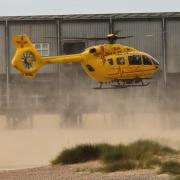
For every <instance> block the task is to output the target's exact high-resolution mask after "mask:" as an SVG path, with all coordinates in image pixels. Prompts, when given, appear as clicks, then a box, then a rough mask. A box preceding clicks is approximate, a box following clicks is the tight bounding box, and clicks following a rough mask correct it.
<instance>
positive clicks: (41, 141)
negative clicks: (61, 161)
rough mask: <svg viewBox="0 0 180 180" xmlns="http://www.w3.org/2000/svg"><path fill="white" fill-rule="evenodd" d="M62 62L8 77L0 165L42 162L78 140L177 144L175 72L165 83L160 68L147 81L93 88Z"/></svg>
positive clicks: (178, 103) (0, 119)
mask: <svg viewBox="0 0 180 180" xmlns="http://www.w3.org/2000/svg"><path fill="white" fill-rule="evenodd" d="M65 66H66V67H65V68H64V69H66V72H64V71H63V70H61V73H60V74H58V75H57V74H55V75H47V76H45V75H43V76H42V75H41V74H39V75H38V77H37V78H35V79H24V78H22V77H19V76H14V77H13V78H12V79H11V84H10V102H9V104H8V106H7V108H6V114H5V115H1V116H0V143H1V153H0V159H1V161H0V169H16V168H26V167H34V166H43V165H47V164H49V163H50V161H51V160H52V159H53V158H54V157H55V156H56V155H57V154H58V153H59V152H60V151H61V150H62V149H64V148H66V147H72V146H74V145H76V144H80V143H98V142H107V143H112V144H117V143H121V142H122V143H129V142H132V141H135V140H137V139H155V140H157V141H159V142H162V143H164V144H166V145H170V146H173V147H175V148H180V131H179V129H180V119H179V117H180V116H179V115H180V112H179V108H180V98H179V97H180V96H179V94H180V93H179V92H180V91H179V90H180V83H178V80H179V79H180V75H179V74H169V75H168V82H167V86H166V87H165V86H164V83H163V78H162V73H161V72H160V73H159V74H157V75H156V77H154V79H153V80H152V82H151V84H150V85H149V86H148V87H128V88H122V89H104V90H95V89H93V87H96V86H97V84H96V83H95V82H94V81H93V80H90V78H88V77H87V76H86V75H84V74H83V71H82V70H81V69H79V67H78V66H77V67H76V68H73V70H72V69H71V70H70V66H68V65H65ZM68 68H69V69H68ZM77 70H78V71H77ZM69 72H71V73H69Z"/></svg>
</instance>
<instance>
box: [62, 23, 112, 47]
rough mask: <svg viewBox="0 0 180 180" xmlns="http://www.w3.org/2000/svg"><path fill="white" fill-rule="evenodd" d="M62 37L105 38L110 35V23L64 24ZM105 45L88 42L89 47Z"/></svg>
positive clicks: (98, 42)
mask: <svg viewBox="0 0 180 180" xmlns="http://www.w3.org/2000/svg"><path fill="white" fill-rule="evenodd" d="M61 27H62V29H61V31H62V37H63V38H67V37H80V38H81V37H104V36H106V35H107V34H108V33H109V22H91V21H90V22H85V21H83V22H64V23H63V24H62V26H61ZM100 43H105V42H104V41H86V44H87V46H90V45H94V44H100Z"/></svg>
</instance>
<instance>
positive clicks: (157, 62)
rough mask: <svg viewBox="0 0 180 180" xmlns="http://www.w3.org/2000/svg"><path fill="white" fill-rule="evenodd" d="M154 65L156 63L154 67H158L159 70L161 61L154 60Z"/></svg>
mask: <svg viewBox="0 0 180 180" xmlns="http://www.w3.org/2000/svg"><path fill="white" fill-rule="evenodd" d="M153 63H154V65H155V66H156V69H158V68H159V65H160V64H159V61H158V60H157V59H154V58H153Z"/></svg>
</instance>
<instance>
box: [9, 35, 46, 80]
mask: <svg viewBox="0 0 180 180" xmlns="http://www.w3.org/2000/svg"><path fill="white" fill-rule="evenodd" d="M13 43H14V45H15V46H16V53H15V55H14V57H13V59H12V66H14V67H15V68H16V69H18V70H19V71H20V72H21V74H22V75H24V76H31V77H33V76H35V75H36V73H37V71H38V69H39V68H40V67H41V66H42V65H43V63H42V58H41V56H40V54H39V52H38V51H37V50H36V49H35V48H34V46H33V44H32V43H31V41H30V40H29V38H28V37H27V36H26V35H17V36H14V37H13Z"/></svg>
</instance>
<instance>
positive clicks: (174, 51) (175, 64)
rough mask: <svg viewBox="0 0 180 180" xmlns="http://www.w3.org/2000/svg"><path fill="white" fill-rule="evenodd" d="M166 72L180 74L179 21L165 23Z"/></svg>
mask: <svg viewBox="0 0 180 180" xmlns="http://www.w3.org/2000/svg"><path fill="white" fill-rule="evenodd" d="M166 36H167V71H168V72H169V73H177V72H180V44H179V43H180V20H169V21H167V32H166Z"/></svg>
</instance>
